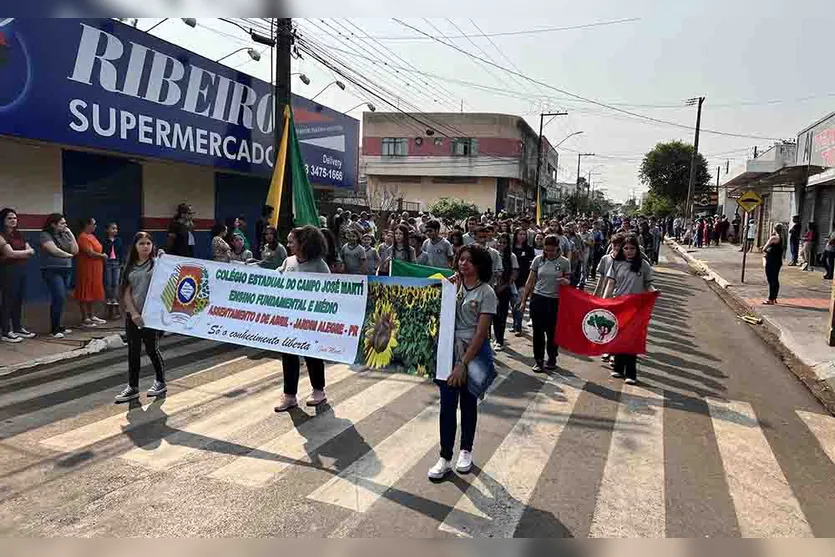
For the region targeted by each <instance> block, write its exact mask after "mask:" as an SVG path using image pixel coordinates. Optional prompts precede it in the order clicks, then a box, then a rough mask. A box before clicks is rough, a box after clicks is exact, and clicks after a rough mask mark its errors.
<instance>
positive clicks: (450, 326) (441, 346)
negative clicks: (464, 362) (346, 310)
mask: <svg viewBox="0 0 835 557" xmlns="http://www.w3.org/2000/svg"><path fill="white" fill-rule="evenodd" d="M454 297H455V288H454V287H453V286H452V285H451V284H449V283H446V284H445V281H438V280H432V279H425V278H406V277H384V276H383V277H375V276H369V277H368V299H367V302H366V314H365V321H364V323H363V326H362V331H361V333H360V341H359V349H358V350H357V361H356V363H357V364H358V365H361V366H363V367H366V368H369V369H375V370H384V371H391V372H400V373H408V374H410V375H418V376H421V377H431V378H439V379H443V378H445V377H446V376H447V375H448V374H449V371H450V370H451V367H452V342H451V339H452V336H453V331H454V319H455V317H454V316H455V301H454ZM450 310H451V311H450Z"/></svg>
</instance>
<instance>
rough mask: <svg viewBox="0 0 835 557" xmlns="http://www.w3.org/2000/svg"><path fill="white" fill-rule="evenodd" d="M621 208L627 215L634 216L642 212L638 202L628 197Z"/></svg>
mask: <svg viewBox="0 0 835 557" xmlns="http://www.w3.org/2000/svg"><path fill="white" fill-rule="evenodd" d="M620 210H621V212H622V213H623V214H624V215H626V216H627V217H634V216H635V215H637V214H638V213H639V212H640V208H639V207H638V202H637V201H635V200H634V199H627V200H626V203H624V204H623V206H622V207H621V209H620Z"/></svg>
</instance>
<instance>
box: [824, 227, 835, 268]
mask: <svg viewBox="0 0 835 557" xmlns="http://www.w3.org/2000/svg"><path fill="white" fill-rule="evenodd" d="M823 257H824V262H825V263H826V274H825V275H824V276H823V278H825V279H826V280H832V271H833V270H835V230H833V231H832V232H830V233H829V238H828V239H827V240H826V246H824V248H823Z"/></svg>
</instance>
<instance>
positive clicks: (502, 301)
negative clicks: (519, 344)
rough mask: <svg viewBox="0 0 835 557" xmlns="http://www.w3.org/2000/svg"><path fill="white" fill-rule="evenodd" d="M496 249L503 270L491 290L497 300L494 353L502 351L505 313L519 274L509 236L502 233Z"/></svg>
mask: <svg viewBox="0 0 835 557" xmlns="http://www.w3.org/2000/svg"><path fill="white" fill-rule="evenodd" d="M496 249H497V251H498V252H499V255H500V256H501V258H502V268H503V269H504V270H503V271H502V273H501V274H500V275H499V278H498V279H497V280H496V283H495V285H494V286H493V289H494V290H495V291H496V296H497V297H498V300H499V307H498V310H497V313H496V318H495V319H493V334H494V335H496V345H495V349H496V352H501V351H502V350H504V340H505V339H504V333H505V330H506V329H507V313H508V310H509V309H510V302H511V298H512V297H513V289H514V288H515V287H516V284H515V282H516V275H518V274H519V261H518V259H517V258H516V254H515V253H513V251H512V250H511V248H510V234H507V233H506V232H502V233H501V234H499V237H498V239H497V240H496Z"/></svg>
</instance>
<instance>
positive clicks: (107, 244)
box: [101, 222, 124, 319]
mask: <svg viewBox="0 0 835 557" xmlns="http://www.w3.org/2000/svg"><path fill="white" fill-rule="evenodd" d="M101 246H102V253H104V254H105V255H106V256H107V259H105V260H104V296H105V299H106V304H107V318H108V319H114V318H116V319H118V318H120V317H121V316H122V315H121V314H120V313H119V284H120V282H121V280H120V273H121V271H122V260H123V259H124V254H123V249H122V239H121V238H120V237H119V225H118V224H116V223H115V222H111V223H110V224H108V225H107V231H106V233H105V237H104V241H102V244H101Z"/></svg>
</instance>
